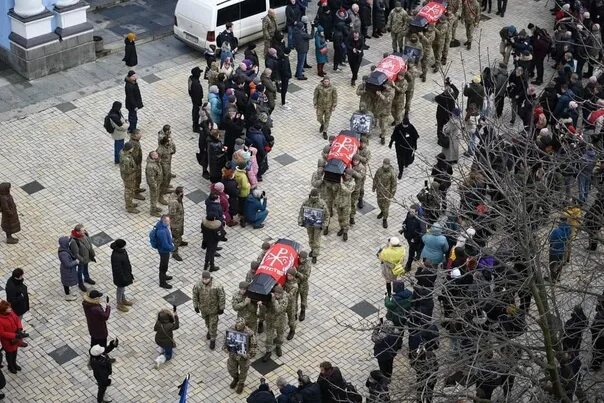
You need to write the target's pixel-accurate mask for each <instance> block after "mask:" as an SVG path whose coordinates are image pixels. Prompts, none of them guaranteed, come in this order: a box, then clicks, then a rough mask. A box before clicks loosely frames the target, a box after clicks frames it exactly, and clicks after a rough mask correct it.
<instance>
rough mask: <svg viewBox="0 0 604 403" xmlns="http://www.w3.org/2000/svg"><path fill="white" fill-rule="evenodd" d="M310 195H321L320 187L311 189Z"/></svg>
mask: <svg viewBox="0 0 604 403" xmlns="http://www.w3.org/2000/svg"><path fill="white" fill-rule="evenodd" d="M310 197H319V190H318V189H311V191H310Z"/></svg>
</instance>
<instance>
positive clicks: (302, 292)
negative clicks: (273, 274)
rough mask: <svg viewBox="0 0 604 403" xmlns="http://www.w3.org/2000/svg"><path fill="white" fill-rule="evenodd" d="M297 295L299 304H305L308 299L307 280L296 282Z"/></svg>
mask: <svg viewBox="0 0 604 403" xmlns="http://www.w3.org/2000/svg"><path fill="white" fill-rule="evenodd" d="M298 296H299V297H300V305H302V306H307V301H308V280H305V281H302V282H300V283H298ZM296 300H297V299H296Z"/></svg>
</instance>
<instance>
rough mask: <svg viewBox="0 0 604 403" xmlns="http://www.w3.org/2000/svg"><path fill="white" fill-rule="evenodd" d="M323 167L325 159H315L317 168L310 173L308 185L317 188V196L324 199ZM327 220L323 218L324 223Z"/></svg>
mask: <svg viewBox="0 0 604 403" xmlns="http://www.w3.org/2000/svg"><path fill="white" fill-rule="evenodd" d="M324 168H325V160H324V159H323V158H320V159H319V161H317V170H316V171H315V172H313V173H312V177H311V178H310V185H311V186H312V187H313V189H317V190H318V191H319V197H321V199H323V200H326V196H325V185H324V183H323V174H324V171H323V169H324ZM327 221H329V220H323V222H324V223H325V222H327Z"/></svg>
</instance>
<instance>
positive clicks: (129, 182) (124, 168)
mask: <svg viewBox="0 0 604 403" xmlns="http://www.w3.org/2000/svg"><path fill="white" fill-rule="evenodd" d="M120 174H121V175H122V180H123V181H124V199H125V201H126V211H127V212H129V213H135V214H136V213H140V211H139V210H138V209H137V208H136V207H137V205H136V204H135V203H134V202H132V199H133V198H134V196H136V163H135V162H134V158H132V144H130V142H127V143H126V144H124V148H123V149H122V151H120ZM143 199H144V197H143Z"/></svg>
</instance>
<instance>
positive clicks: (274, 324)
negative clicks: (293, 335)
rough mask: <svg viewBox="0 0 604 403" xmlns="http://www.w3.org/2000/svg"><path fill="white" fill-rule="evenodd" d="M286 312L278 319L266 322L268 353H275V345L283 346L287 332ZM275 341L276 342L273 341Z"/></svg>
mask: <svg viewBox="0 0 604 403" xmlns="http://www.w3.org/2000/svg"><path fill="white" fill-rule="evenodd" d="M285 320H286V315H285V312H284V313H283V314H281V315H279V316H277V317H270V318H269V320H267V321H266V341H265V344H266V352H267V353H270V352H272V351H273V344H274V345H276V346H277V347H280V346H282V345H283V332H284V331H285ZM273 339H274V341H273Z"/></svg>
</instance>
